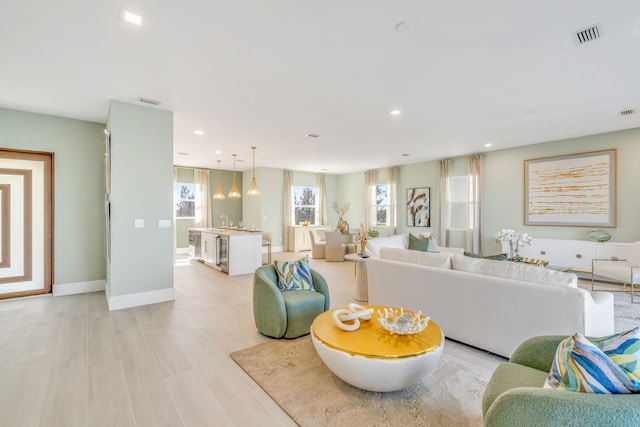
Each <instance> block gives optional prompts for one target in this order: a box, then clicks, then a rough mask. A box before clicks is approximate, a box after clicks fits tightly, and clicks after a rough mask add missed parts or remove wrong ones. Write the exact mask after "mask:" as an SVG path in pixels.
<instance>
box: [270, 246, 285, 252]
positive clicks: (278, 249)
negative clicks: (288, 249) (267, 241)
mask: <svg viewBox="0 0 640 427" xmlns="http://www.w3.org/2000/svg"><path fill="white" fill-rule="evenodd" d="M271 252H284V246H271Z"/></svg>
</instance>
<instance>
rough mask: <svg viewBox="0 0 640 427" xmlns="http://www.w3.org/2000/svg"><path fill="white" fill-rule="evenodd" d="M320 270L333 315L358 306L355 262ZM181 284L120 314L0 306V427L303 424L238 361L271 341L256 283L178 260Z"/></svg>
mask: <svg viewBox="0 0 640 427" xmlns="http://www.w3.org/2000/svg"><path fill="white" fill-rule="evenodd" d="M304 255H305V253H297V254H293V253H274V254H273V258H274V259H284V260H291V259H297V258H300V257H301V256H304ZM311 265H312V268H314V269H316V270H318V271H319V272H320V273H321V274H322V275H323V276H324V277H325V278H326V279H327V281H328V283H329V287H330V290H331V305H332V307H337V306H343V305H345V304H347V303H349V302H354V301H355V300H354V299H353V295H354V286H355V277H354V275H353V273H354V269H353V264H352V263H351V262H348V261H347V262H342V263H340V262H325V261H324V260H312V261H311ZM174 281H175V288H176V300H175V301H172V302H166V303H161V304H154V305H148V306H143V307H136V308H131V309H125V310H119V311H114V312H109V311H108V309H107V304H106V300H105V296H104V293H103V292H94V293H89V294H81V295H71V296H63V297H55V298H53V297H51V296H42V297H32V298H24V299H18V300H10V301H3V302H0V425H2V426H16V427H26V426H61V427H62V426H64V427H70V426H91V427H101V426H105V427H106V426H109V427H113V426H139V427H142V426H171V427H174V426H295V423H294V422H293V421H292V420H291V419H290V418H289V417H288V416H287V415H286V414H285V413H284V412H283V411H282V410H281V409H280V408H279V407H278V405H276V404H275V403H274V402H273V401H272V400H271V399H270V398H269V396H268V395H267V394H266V393H264V392H263V391H262V389H261V388H260V387H258V386H257V385H256V384H255V383H254V382H253V380H251V379H250V378H249V377H248V376H247V375H246V374H245V373H244V371H242V369H240V368H239V367H238V366H237V365H236V364H235V362H233V361H232V360H231V358H230V357H229V353H231V352H233V351H236V350H239V349H242V348H246V347H249V346H252V345H255V344H259V343H261V342H264V341H266V340H268V339H269V338H266V337H264V336H262V335H260V334H259V333H258V332H257V331H256V329H255V325H254V323H253V314H252V293H251V292H252V275H243V276H235V277H229V276H227V275H225V274H223V273H221V272H219V271H217V270H213V269H211V268H209V267H206V266H205V265H203V264H201V263H198V262H195V261H191V260H189V259H185V258H178V259H177V261H176V266H175V269H174ZM445 352H446V353H447V354H448V355H449V356H451V357H453V358H456V359H457V361H458V362H459V363H463V364H466V365H468V366H470V367H471V368H473V369H475V370H477V371H481V372H483V373H485V374H486V375H489V374H490V373H491V372H492V371H493V369H495V367H496V366H497V364H498V363H500V362H501V361H503V360H504V359H502V358H500V357H498V356H495V355H492V354H488V353H487V352H484V351H481V350H478V349H475V348H472V347H468V346H465V345H463V344H460V343H456V342H452V341H448V342H447V344H446V346H445Z"/></svg>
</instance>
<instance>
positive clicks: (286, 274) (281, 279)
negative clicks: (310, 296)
mask: <svg viewBox="0 0 640 427" xmlns="http://www.w3.org/2000/svg"><path fill="white" fill-rule="evenodd" d="M273 266H274V267H275V269H276V274H277V275H278V288H279V289H280V290H281V291H297V290H309V291H313V290H315V289H314V287H313V279H312V277H311V268H310V267H309V257H308V256H306V257H304V258H302V259H299V260H298V261H296V262H287V261H274V262H273Z"/></svg>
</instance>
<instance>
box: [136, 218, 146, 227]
mask: <svg viewBox="0 0 640 427" xmlns="http://www.w3.org/2000/svg"><path fill="white" fill-rule="evenodd" d="M134 226H135V227H136V228H143V227H144V219H136V220H135V222H134Z"/></svg>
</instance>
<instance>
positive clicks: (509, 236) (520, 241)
mask: <svg viewBox="0 0 640 427" xmlns="http://www.w3.org/2000/svg"><path fill="white" fill-rule="evenodd" d="M496 242H497V243H500V242H508V243H509V259H510V260H512V261H521V260H522V257H521V256H520V254H519V248H520V247H521V246H528V245H530V244H531V236H529V235H528V234H527V233H516V231H515V230H511V229H509V228H503V229H502V230H500V231H498V232H497V233H496Z"/></svg>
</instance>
